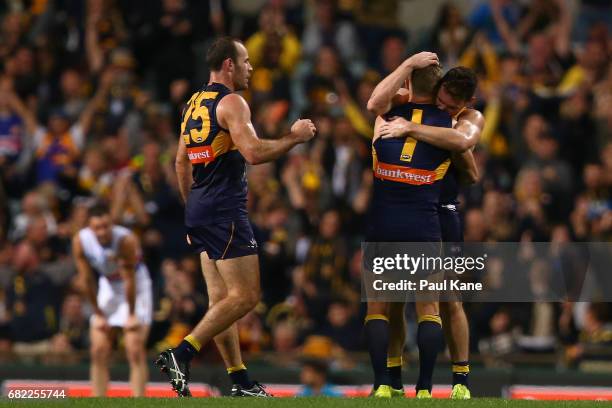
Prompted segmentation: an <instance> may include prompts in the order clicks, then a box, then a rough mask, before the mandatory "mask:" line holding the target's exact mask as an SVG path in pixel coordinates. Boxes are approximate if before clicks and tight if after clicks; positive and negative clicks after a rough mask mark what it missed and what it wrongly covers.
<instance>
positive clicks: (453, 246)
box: [438, 204, 463, 256]
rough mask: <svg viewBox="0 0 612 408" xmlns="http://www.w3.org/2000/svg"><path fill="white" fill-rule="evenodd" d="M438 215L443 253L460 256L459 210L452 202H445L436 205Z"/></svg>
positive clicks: (461, 250) (461, 238)
mask: <svg viewBox="0 0 612 408" xmlns="http://www.w3.org/2000/svg"><path fill="white" fill-rule="evenodd" d="M438 211H439V217H440V230H441V232H442V242H444V244H445V245H444V254H445V255H448V256H461V254H462V253H463V248H462V245H461V243H462V242H463V228H462V225H461V217H460V216H459V211H458V210H457V207H456V205H454V204H445V205H442V204H440V206H439V207H438ZM447 243H448V245H447Z"/></svg>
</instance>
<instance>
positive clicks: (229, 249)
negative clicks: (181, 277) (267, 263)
mask: <svg viewBox="0 0 612 408" xmlns="http://www.w3.org/2000/svg"><path fill="white" fill-rule="evenodd" d="M231 93H232V92H231V91H230V89H229V88H227V87H226V86H225V85H223V84H220V83H214V82H213V83H210V84H208V85H206V86H205V87H204V88H203V89H202V90H201V91H200V92H196V93H195V94H194V95H193V96H192V97H191V99H190V101H189V103H188V105H187V109H186V110H185V112H184V114H183V122H182V125H181V134H182V136H183V140H184V142H185V145H186V148H187V156H188V157H189V160H190V161H191V164H192V168H193V184H192V186H191V191H190V192H189V196H188V197H187V202H186V205H185V225H186V226H187V233H188V237H189V241H190V244H191V245H192V247H194V249H195V250H196V252H197V253H200V252H207V253H208V256H209V258H210V259H228V258H235V257H240V256H245V255H252V254H256V253H257V243H256V242H255V238H254V236H253V231H252V229H251V225H250V224H249V221H248V218H247V210H246V200H247V176H246V162H245V160H244V157H243V156H242V155H241V154H240V152H239V151H238V149H237V148H236V146H235V145H234V144H233V142H232V138H231V137H230V134H229V131H228V130H227V129H224V128H223V127H222V126H221V125H220V124H219V122H218V120H217V105H218V104H219V102H221V100H222V99H223V98H224V97H225V96H227V95H229V94H231Z"/></svg>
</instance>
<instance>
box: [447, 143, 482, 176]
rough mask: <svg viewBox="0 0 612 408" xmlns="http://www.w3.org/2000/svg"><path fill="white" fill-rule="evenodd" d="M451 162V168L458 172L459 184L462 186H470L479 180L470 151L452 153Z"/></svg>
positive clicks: (478, 173) (476, 167)
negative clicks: (453, 167)
mask: <svg viewBox="0 0 612 408" xmlns="http://www.w3.org/2000/svg"><path fill="white" fill-rule="evenodd" d="M451 161H452V162H453V166H455V168H456V169H457V170H458V173H459V174H458V176H459V182H460V183H461V184H463V185H470V184H474V183H477V182H478V180H479V179H480V172H479V171H478V166H477V165H476V160H474V154H473V153H472V149H468V150H466V151H465V152H461V153H459V152H453V153H452V154H451Z"/></svg>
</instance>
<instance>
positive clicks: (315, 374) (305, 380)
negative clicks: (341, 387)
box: [298, 359, 342, 397]
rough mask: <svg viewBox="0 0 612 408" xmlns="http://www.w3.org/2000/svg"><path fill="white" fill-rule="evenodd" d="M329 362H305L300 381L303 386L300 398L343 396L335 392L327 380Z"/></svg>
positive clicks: (310, 360)
mask: <svg viewBox="0 0 612 408" xmlns="http://www.w3.org/2000/svg"><path fill="white" fill-rule="evenodd" d="M327 371H328V368H327V362H326V361H319V360H316V359H308V360H305V361H304V363H303V364H302V372H301V374H300V381H301V383H302V385H303V388H302V390H301V391H300V392H299V394H298V396H300V397H315V396H321V397H340V396H341V395H342V394H340V392H338V391H337V390H335V389H334V388H333V386H332V385H331V384H329V383H328V380H327Z"/></svg>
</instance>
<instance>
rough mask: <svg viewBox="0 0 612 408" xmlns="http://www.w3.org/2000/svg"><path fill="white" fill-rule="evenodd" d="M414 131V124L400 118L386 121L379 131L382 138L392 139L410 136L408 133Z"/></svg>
mask: <svg viewBox="0 0 612 408" xmlns="http://www.w3.org/2000/svg"><path fill="white" fill-rule="evenodd" d="M411 130H413V126H412V122H410V121H408V120H406V119H404V118H402V117H400V116H394V117H392V118H390V119H389V120H387V121H385V122H384V123H383V124H382V125H381V126H380V129H379V131H378V132H379V134H380V137H381V138H383V139H390V138H395V137H404V136H408V132H410V131H411Z"/></svg>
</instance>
